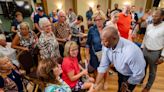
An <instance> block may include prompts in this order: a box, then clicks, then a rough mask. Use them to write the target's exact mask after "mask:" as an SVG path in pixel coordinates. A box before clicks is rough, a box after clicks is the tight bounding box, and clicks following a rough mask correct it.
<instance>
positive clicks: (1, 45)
mask: <svg viewBox="0 0 164 92" xmlns="http://www.w3.org/2000/svg"><path fill="white" fill-rule="evenodd" d="M0 52H1V53H2V54H4V55H6V56H8V57H9V58H10V59H11V61H12V63H13V64H14V65H16V66H17V67H19V62H18V61H17V59H16V50H15V49H13V48H11V43H10V42H6V37H5V35H4V34H0Z"/></svg>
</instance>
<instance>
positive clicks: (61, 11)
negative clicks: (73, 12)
mask: <svg viewBox="0 0 164 92" xmlns="http://www.w3.org/2000/svg"><path fill="white" fill-rule="evenodd" d="M60 13H64V14H65V12H64V11H63V10H60V11H58V13H57V16H58V17H59V15H60Z"/></svg>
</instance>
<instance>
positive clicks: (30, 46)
mask: <svg viewBox="0 0 164 92" xmlns="http://www.w3.org/2000/svg"><path fill="white" fill-rule="evenodd" d="M37 42H38V37H37V35H36V34H35V33H34V32H33V31H32V30H31V29H30V26H29V24H28V23H27V22H22V23H21V24H20V25H19V32H17V34H16V35H15V37H14V39H13V41H12V45H11V46H12V48H15V49H17V50H21V51H24V52H29V53H30V54H32V56H33V59H34V61H35V64H36V65H37V62H38V58H37V53H34V52H35V51H36V49H37V47H36V45H37Z"/></svg>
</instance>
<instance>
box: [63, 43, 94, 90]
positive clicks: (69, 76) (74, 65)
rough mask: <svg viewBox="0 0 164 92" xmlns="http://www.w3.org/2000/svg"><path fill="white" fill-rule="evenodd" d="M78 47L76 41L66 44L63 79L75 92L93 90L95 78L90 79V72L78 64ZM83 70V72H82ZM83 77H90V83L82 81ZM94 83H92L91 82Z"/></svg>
mask: <svg viewBox="0 0 164 92" xmlns="http://www.w3.org/2000/svg"><path fill="white" fill-rule="evenodd" d="M77 55H78V45H77V44H76V42H74V41H69V42H67V43H66V44H65V49H64V59H63V63H62V70H63V73H62V79H63V80H64V81H65V82H66V83H67V84H68V85H69V86H70V87H71V89H72V91H73V92H79V90H81V89H89V91H91V90H93V89H92V85H93V83H92V82H93V81H94V79H93V78H90V77H88V72H87V70H86V69H83V68H82V67H81V66H80V65H79V64H78V59H77ZM80 70H82V71H80ZM82 76H87V77H88V80H89V81H88V82H84V81H82V80H81V77H82ZM91 81H92V82H91Z"/></svg>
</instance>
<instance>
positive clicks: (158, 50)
mask: <svg viewBox="0 0 164 92" xmlns="http://www.w3.org/2000/svg"><path fill="white" fill-rule="evenodd" d="M145 49H146V50H147V51H148V52H157V51H162V49H160V50H149V49H148V48H146V47H145Z"/></svg>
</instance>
